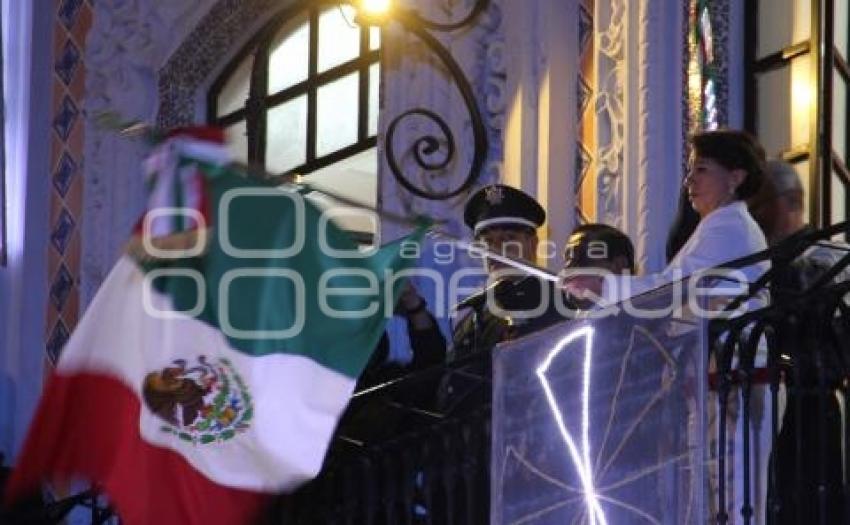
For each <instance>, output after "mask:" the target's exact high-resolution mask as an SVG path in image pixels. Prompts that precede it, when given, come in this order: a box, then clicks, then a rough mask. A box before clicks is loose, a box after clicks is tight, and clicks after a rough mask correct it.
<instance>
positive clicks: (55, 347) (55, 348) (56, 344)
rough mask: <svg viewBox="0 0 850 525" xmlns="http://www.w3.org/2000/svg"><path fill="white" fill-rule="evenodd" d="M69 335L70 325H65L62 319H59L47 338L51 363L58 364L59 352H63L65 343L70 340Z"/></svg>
mask: <svg viewBox="0 0 850 525" xmlns="http://www.w3.org/2000/svg"><path fill="white" fill-rule="evenodd" d="M69 337H70V334H69V333H68V327H66V326H65V323H63V322H62V319H59V320H57V321H56V324H54V325H53V328H52V329H51V330H50V336H49V337H48V338H47V345H46V350H47V357H48V358H49V359H50V362H51V363H53V364H56V361H58V360H59V354H60V353H61V352H62V348H63V347H64V346H65V343H67V342H68V338H69Z"/></svg>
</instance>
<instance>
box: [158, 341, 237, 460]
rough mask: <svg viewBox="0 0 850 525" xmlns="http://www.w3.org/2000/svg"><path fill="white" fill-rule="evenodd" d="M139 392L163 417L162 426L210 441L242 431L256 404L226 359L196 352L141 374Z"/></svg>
mask: <svg viewBox="0 0 850 525" xmlns="http://www.w3.org/2000/svg"><path fill="white" fill-rule="evenodd" d="M142 397H143V399H144V402H145V405H146V406H147V408H148V409H149V410H150V411H151V412H153V413H154V414H155V415H156V416H157V417H159V418H160V419H161V420H162V421H163V423H164V424H163V425H162V426H161V427H160V429H161V430H162V431H163V432H167V433H170V434H174V435H175V436H177V437H178V438H179V439H181V440H183V441H188V442H190V443H194V444H208V443H213V442H216V441H227V440H229V439H232V438H233V437H235V436H236V435H237V434H239V433H241V432H244V431H246V430H247V429H248V428H249V427H250V425H251V420H252V419H253V417H254V406H253V400H252V398H251V394H250V392H248V388H247V386H246V385H245V382H244V380H243V379H242V378H241V377H240V376H239V374H238V373H237V372H236V369H235V368H234V367H233V363H231V362H230V360H228V359H219V360H218V362H216V363H210V362H209V361H208V360H207V358H206V357H205V356H199V357H198V358H197V363H194V364H192V365H191V366H190V363H189V362H188V361H186V360H185V359H176V360H174V361H173V362H172V363H171V365H169V366H167V367H165V368H163V369H162V370H159V371H157V372H151V373H149V374H147V375H145V378H144V381H143V384H142Z"/></svg>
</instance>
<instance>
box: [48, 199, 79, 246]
mask: <svg viewBox="0 0 850 525" xmlns="http://www.w3.org/2000/svg"><path fill="white" fill-rule="evenodd" d="M74 226H75V224H74V218H73V217H71V214H70V213H68V210H67V209H65V208H62V213H61V214H60V215H59V220H58V221H56V224H55V225H54V226H53V232H52V233H51V234H50V243H51V244H52V245H53V247H54V248H56V251H58V252H59V253H60V254H62V255H65V248H67V247H68V242H69V241H70V240H71V235H72V234H73V233H74Z"/></svg>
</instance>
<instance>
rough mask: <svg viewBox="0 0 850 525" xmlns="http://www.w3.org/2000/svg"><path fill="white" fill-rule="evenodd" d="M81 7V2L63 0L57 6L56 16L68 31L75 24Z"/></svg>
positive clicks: (81, 0) (77, 0) (80, 0)
mask: <svg viewBox="0 0 850 525" xmlns="http://www.w3.org/2000/svg"><path fill="white" fill-rule="evenodd" d="M82 6H83V0H63V1H62V4H61V5H60V6H59V12H58V13H57V14H56V15H57V16H58V17H59V20H61V21H62V25H64V26H65V27H66V28H67V29H68V31H70V30H71V28H72V27H74V24H75V23H77V18H78V15H79V14H80V8H81V7H82Z"/></svg>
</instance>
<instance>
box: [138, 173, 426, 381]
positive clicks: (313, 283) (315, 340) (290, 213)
mask: <svg viewBox="0 0 850 525" xmlns="http://www.w3.org/2000/svg"><path fill="white" fill-rule="evenodd" d="M210 184H211V185H212V202H213V203H214V205H215V208H214V211H215V212H216V213H217V214H218V204H219V202H220V201H221V199H222V196H223V195H224V194H225V192H226V191H228V190H231V189H235V188H258V187H263V186H261V185H260V184H259V183H257V182H253V181H249V180H247V179H245V178H243V177H241V176H239V175H236V174H233V173H229V172H225V173H224V174H222V173H217V174H216V176H215V177H214V178H211V179H210ZM280 191H281V193H280V195H281V196H279V197H272V198H270V197H240V198H237V199H236V200H234V201H232V205H231V206H230V214H229V223H228V224H227V225H224V224H222V222H221V221H222V220H223V218H222V217H220V216H216V217H215V219H214V220H215V231H214V234H213V235H212V239H211V243H210V247H209V250H208V251H207V253H206V255H204V256H203V257H200V258H195V259H184V260H179V261H177V262H175V263H171V264H170V265H169V267H173V268H178V269H187V268H190V269H195V270H198V271H200V272H201V273H202V274H203V275H204V278H205V283H204V293H205V295H206V308H205V309H204V311H203V312H202V313H201V314H200V315H199V316H198V318H199V319H200V320H202V321H204V322H206V323H209V324H211V325H213V326H216V327H218V328H219V329H221V327H222V324H221V322H222V321H223V319H222V315H221V313H222V311H223V309H227V312H228V313H229V319H230V324H231V325H232V326H234V327H235V328H237V329H239V330H253V331H260V330H266V331H267V330H285V329H287V328H289V327H291V326H293V323H294V322H295V308H296V306H297V303H300V304H301V305H302V308H304V319H305V323H304V328H303V330H302V331H301V332H300V333H299V334H298V335H295V336H293V337H288V338H286V339H280V338H277V339H276V338H264V339H248V338H245V339H243V338H239V337H232V336H228V335H227V334H225V335H226V336H228V339H229V341H230V343H231V344H232V345H233V347H234V348H236V349H237V350H240V351H242V352H245V353H247V354H252V355H264V354H270V353H288V354H296V355H304V356H308V357H310V358H312V359H313V360H315V361H317V362H318V363H320V364H321V365H323V366H325V367H327V368H331V369H334V370H337V371H339V372H341V373H343V374H345V375H347V376H349V377H357V376H358V375H359V374H360V372H361V371H362V369H363V367H364V366H365V364H366V362H367V361H368V359H369V356H370V355H371V353H372V351H373V349H374V348H375V346H376V345H377V343H378V341H379V339H380V337H381V334H382V332H383V330H384V325H385V323H386V317H385V315H384V314H385V311H386V308H385V305H384V302H383V295H384V278H385V270H391V271H398V270H400V269H402V268H404V267H407V266H409V265H410V264H412V263H413V262H414V261H413V260H412V259H410V258H404V257H402V256H401V253H400V251H401V246H402V242H401V241H399V242H396V243H393V244H390V245H388V246H386V247H384V248H382V249H381V250H379V251H378V252H377V253H376V254H375V255H374V256H371V257H369V258H333V257H329V256H327V255H325V254H323V253H322V252H321V250H320V248H319V240H318V222H319V217H320V211H319V210H318V209H317V208H315V207H314V206H313V205H312V204H311V203H310V202H309V200H307V199H302V202H303V203H304V214H305V218H306V220H304V221H303V222H304V224H302V227H305V228H306V231H305V242H304V248H303V249H302V250H300V252H298V253H297V254H295V255H293V256H292V257H288V258H285V259H281V258H251V259H243V258H237V257H233V256H232V255H229V254H227V253H225V252H224V250H223V249H222V245H221V240H222V239H221V235H220V230H221V228H223V227H227V228H228V231H229V232H230V240H231V242H232V243H233V245H234V246H235V247H237V248H241V249H253V250H257V249H265V250H268V249H282V248H285V247H288V246H292V244H293V241H294V236H295V232H296V229H295V208H294V206H293V204H292V201H291V200H290V199H289V198H286V197H284V196H282V195H283V190H280ZM423 231H424V227H423V228H420V229H419V230H417V233H416V234H414V236H413V237H412V238H415V240H416V241H417V242H418V240H419V239H420V238H421V233H422V232H423ZM412 238H411V239H412ZM327 239H328V243H329V244H330V245H331V246H332V247H333V248H336V249H338V250H343V249H345V250H352V251H353V250H356V247H357V245H356V243H355V242H354V241H353V240H352V239H351V238H350V236H349V235H348V234H346V233H345V232H344V231H342V230H340V229H339V228H338V227H337V226H335V225H334V224H333V223H329V224H328V225H327ZM335 268H340V269H343V268H344V269H347V271H348V274H347V275H346V276H340V277H337V278H335V279H333V280H331V281H330V285H331V286H333V287H334V288H337V289H339V288H344V287H345V288H350V287H358V288H364V287H366V285H367V282H366V280H365V279H364V278H362V277H357V276H354V275H351V273H350V272H351V270H355V271H367V272H371V273H372V274H373V275H374V276H375V277H376V279H377V281H378V291H377V294H376V295H374V296H353V297H352V296H345V297H343V296H335V297H332V298H331V299H329V301H328V303H329V305H330V306H331V307H333V308H334V309H336V310H342V311H359V310H364V309H365V308H366V307H367V306H368V305H369V304H371V303H373V302H375V301H377V302H378V304H379V305H380V307H379V308H378V312H377V313H376V314H375V315H372V316H370V317H368V318H365V319H364V318H360V319H335V318H329V317H328V316H326V315H325V314H324V313H322V311H321V310H320V306H319V296H318V293H317V290H318V286H319V281H320V279H321V277H322V274H323V273H324V272H326V271H328V270H331V269H335ZM248 269H250V270H252V271H256V270H262V269H267V270H271V271H275V270H294V271H296V272H297V273H298V274H299V275H300V276H301V277H302V278H303V282H304V291H305V294H304V296H303V298H302V299H301V300H299V299H298V298H297V297H296V293H295V286H294V285H293V283H292V282H291V281H290V280H288V279H283V278H259V277H251V278H239V279H236V280H234V281H232V282H231V284H230V287H229V290H230V298H229V301H228V304H220V303H219V287H220V285H221V282H222V279H223V278H224V277H225V275H226V274H227V272H229V271H232V270H248ZM402 283H403V281H401V280H398V281H396V282H395V283H394V286H393V288H394V290H393V303H394V302H395V300H396V299H397V298H398V295H399V294H400V291H401V285H402ZM154 286H155V287H156V288H157V289H159V290H160V291H161V292H165V293H168V294H170V295H171V297H172V299H173V301H174V303H175V308H176V309H177V310H184V311H185V310H189V309H191V308H192V307H193V305H195V304H197V303H196V299H197V297H196V291H195V290H196V284H195V283H194V282H193V281H191V280H189V279H187V278H179V277H177V278H158V279H156V280H155V281H154ZM389 309H390V311H391V310H392V306H391V305H390V306H389Z"/></svg>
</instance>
